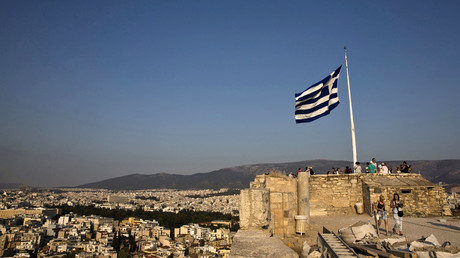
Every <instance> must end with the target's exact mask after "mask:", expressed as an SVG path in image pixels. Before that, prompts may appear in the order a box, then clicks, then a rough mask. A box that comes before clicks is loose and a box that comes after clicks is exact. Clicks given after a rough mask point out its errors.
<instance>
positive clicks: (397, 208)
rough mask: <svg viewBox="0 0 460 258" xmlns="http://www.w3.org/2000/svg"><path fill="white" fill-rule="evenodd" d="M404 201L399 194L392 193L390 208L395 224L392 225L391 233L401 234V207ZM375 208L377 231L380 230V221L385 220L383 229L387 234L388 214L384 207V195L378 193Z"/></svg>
mask: <svg viewBox="0 0 460 258" xmlns="http://www.w3.org/2000/svg"><path fill="white" fill-rule="evenodd" d="M403 206H404V203H403V202H402V201H401V199H399V194H398V193H394V194H393V200H392V201H391V203H390V209H391V211H392V213H393V218H394V220H395V225H394V227H393V234H395V235H396V234H399V235H401V236H402V235H403V233H402V217H403V215H404V213H403V210H402V207H403ZM375 210H376V211H377V216H378V224H377V231H378V230H380V225H381V224H382V221H383V222H385V230H386V235H388V215H387V211H386V209H385V197H383V195H380V198H379V200H378V201H377V202H376V203H375Z"/></svg>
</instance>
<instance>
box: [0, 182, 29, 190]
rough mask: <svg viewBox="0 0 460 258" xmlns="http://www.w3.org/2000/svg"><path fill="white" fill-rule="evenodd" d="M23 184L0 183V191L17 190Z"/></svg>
mask: <svg viewBox="0 0 460 258" xmlns="http://www.w3.org/2000/svg"><path fill="white" fill-rule="evenodd" d="M22 185H23V184H16V183H0V189H18V188H20V187H21V186H22Z"/></svg>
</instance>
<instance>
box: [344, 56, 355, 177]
mask: <svg viewBox="0 0 460 258" xmlns="http://www.w3.org/2000/svg"><path fill="white" fill-rule="evenodd" d="M343 49H344V50H345V68H346V69H347V83H348V101H349V103H350V123H351V144H352V147H353V166H354V165H355V164H356V161H358V158H357V154H356V137H355V123H354V122H353V108H352V106H351V91H350V77H349V75H348V60H347V47H344V48H343ZM353 172H354V171H353Z"/></svg>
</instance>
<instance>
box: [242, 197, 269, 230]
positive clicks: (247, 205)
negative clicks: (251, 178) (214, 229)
mask: <svg viewBox="0 0 460 258" xmlns="http://www.w3.org/2000/svg"><path fill="white" fill-rule="evenodd" d="M270 223H271V213H270V191H269V190H268V189H263V188H259V189H252V188H249V189H243V190H241V193H240V227H241V229H244V230H252V229H254V230H262V229H264V230H267V235H271V233H272V232H271V231H272V227H271V226H270Z"/></svg>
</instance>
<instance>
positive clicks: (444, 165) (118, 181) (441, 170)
mask: <svg viewBox="0 0 460 258" xmlns="http://www.w3.org/2000/svg"><path fill="white" fill-rule="evenodd" d="M380 162H385V163H387V164H389V165H392V166H397V165H399V164H402V162H403V161H399V160H396V161H379V163H380ZM407 163H408V164H409V165H412V167H413V171H412V172H413V173H419V172H420V174H422V176H423V177H425V178H426V179H428V180H430V181H432V182H434V183H439V182H449V185H450V186H452V187H454V186H458V185H460V160H459V159H445V160H407ZM351 164H352V162H350V161H344V160H325V159H315V160H305V161H296V162H283V163H258V164H252V165H239V166H234V167H228V168H222V169H218V170H214V171H210V172H204V173H195V174H192V175H181V174H169V173H164V172H163V173H155V174H139V173H133V174H128V175H124V176H119V177H114V178H109V179H105V180H101V181H97V182H92V183H87V184H82V185H79V186H77V187H80V188H103V189H110V190H141V189H166V188H169V189H184V190H186V189H220V188H247V187H249V182H251V181H253V180H254V177H255V176H256V175H258V174H262V173H269V172H271V171H274V170H278V171H282V172H285V173H289V172H292V173H296V172H297V170H298V168H300V167H301V168H305V167H306V166H311V167H313V170H314V171H315V173H316V174H325V173H326V172H327V171H328V170H330V169H331V168H332V167H336V168H337V167H339V168H341V169H342V171H343V168H344V167H345V166H351ZM361 166H362V167H363V168H364V166H365V164H361Z"/></svg>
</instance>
